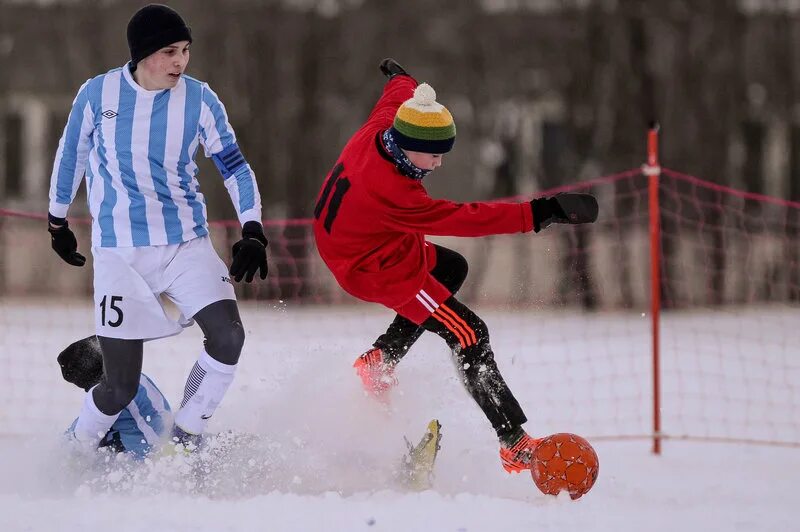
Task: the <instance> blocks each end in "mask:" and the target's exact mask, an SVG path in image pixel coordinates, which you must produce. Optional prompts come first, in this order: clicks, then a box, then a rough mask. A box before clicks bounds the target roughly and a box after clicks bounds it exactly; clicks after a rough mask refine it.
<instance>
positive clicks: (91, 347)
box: [58, 336, 103, 392]
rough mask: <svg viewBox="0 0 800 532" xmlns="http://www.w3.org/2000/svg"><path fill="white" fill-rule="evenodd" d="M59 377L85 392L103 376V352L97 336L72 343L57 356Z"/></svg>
mask: <svg viewBox="0 0 800 532" xmlns="http://www.w3.org/2000/svg"><path fill="white" fill-rule="evenodd" d="M58 365H59V366H61V376H62V377H64V380H65V381H67V382H71V383H72V384H74V385H75V386H77V387H79V388H83V389H84V390H86V391H87V392H88V391H89V388H91V387H92V386H94V385H95V384H97V383H98V382H100V379H101V378H102V376H103V352H102V351H101V350H100V341H99V340H98V339H97V336H90V337H88V338H84V339H83V340H78V341H77V342H73V343H72V344H70V346H69V347H67V348H66V349H64V350H63V351H62V352H61V353H60V354H59V355H58Z"/></svg>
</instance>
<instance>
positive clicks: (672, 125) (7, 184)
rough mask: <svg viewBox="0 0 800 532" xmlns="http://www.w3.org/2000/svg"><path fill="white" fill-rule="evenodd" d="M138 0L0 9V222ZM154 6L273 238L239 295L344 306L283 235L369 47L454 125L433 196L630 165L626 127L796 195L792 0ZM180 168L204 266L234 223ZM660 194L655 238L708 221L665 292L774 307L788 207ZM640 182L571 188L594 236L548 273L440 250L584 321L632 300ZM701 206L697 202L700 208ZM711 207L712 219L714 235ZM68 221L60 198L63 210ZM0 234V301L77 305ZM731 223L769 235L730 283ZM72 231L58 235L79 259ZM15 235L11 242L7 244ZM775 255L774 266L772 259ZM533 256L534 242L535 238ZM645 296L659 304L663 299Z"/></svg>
mask: <svg viewBox="0 0 800 532" xmlns="http://www.w3.org/2000/svg"><path fill="white" fill-rule="evenodd" d="M145 3H146V2H141V1H126V0H103V1H82V0H64V1H57V0H53V1H48V0H38V1H35V0H31V1H25V0H0V208H4V209H6V210H7V211H14V212H15V213H17V214H19V213H23V214H26V215H30V216H37V215H44V214H45V213H46V209H47V191H48V187H49V176H50V172H51V169H52V160H53V157H54V154H55V150H56V147H57V143H58V139H59V137H60V135H61V132H62V130H63V127H64V124H65V121H66V118H67V115H68V112H69V110H70V104H71V101H72V99H73V97H74V95H75V93H76V91H77V89H78V88H79V87H80V85H81V84H82V83H83V82H84V81H85V80H86V79H88V78H90V77H93V76H95V75H97V74H99V73H102V72H105V71H107V70H109V69H111V68H114V67H117V66H120V65H122V64H124V63H125V62H126V61H127V60H128V49H127V44H126V40H125V28H126V24H127V22H128V19H129V17H130V16H131V14H132V13H133V12H135V10H136V9H138V8H139V7H140V6H142V5H144V4H145ZM170 5H171V6H172V7H174V8H175V9H177V10H178V11H179V12H180V13H181V14H182V15H183V16H184V18H185V19H186V20H187V22H188V23H189V25H190V26H191V27H192V30H193V35H194V43H193V48H192V58H191V62H190V64H189V68H188V73H189V74H190V75H192V76H194V77H197V78H199V79H201V80H205V81H207V82H208V83H209V84H210V85H211V86H212V87H213V88H214V90H215V91H216V92H217V93H218V94H219V95H220V97H221V99H222V100H223V102H224V103H225V105H226V107H227V110H228V113H229V115H230V120H231V123H232V124H233V126H234V128H235V129H236V132H237V134H238V137H239V144H240V146H241V147H242V149H243V152H244V153H245V155H246V157H247V158H248V160H249V162H250V163H251V165H252V167H253V169H254V170H255V172H256V174H257V178H258V180H259V185H260V188H261V192H262V196H263V202H264V206H265V208H264V216H265V218H267V219H268V220H270V221H271V223H272V224H273V225H270V226H269V227H268V230H269V232H270V233H271V241H272V242H273V246H272V248H273V249H272V257H271V261H273V264H272V271H273V275H272V276H271V278H270V279H269V280H268V281H266V282H264V283H261V284H259V285H256V286H250V287H240V288H239V290H240V292H241V293H240V296H241V297H245V298H247V297H253V298H259V299H264V298H266V299H276V298H280V299H298V300H305V299H307V298H309V297H310V298H311V299H313V300H314V301H331V300H336V299H337V298H339V299H341V298H344V299H346V296H345V295H343V294H341V293H340V292H341V291H340V290H338V289H337V287H336V286H335V285H333V284H331V278H330V276H328V274H327V272H326V271H325V269H324V267H322V268H320V265H319V263H318V261H317V257H316V251H315V250H314V249H313V241H312V239H311V238H310V233H309V231H308V226H307V225H304V224H303V223H301V222H297V223H286V222H285V221H286V220H291V219H300V220H303V219H307V218H308V217H309V216H310V214H311V213H312V210H313V205H314V201H315V199H316V195H317V191H318V189H319V186H320V184H321V182H322V180H323V179H324V177H325V175H326V174H327V173H328V171H329V170H330V168H331V167H332V166H333V164H334V162H335V160H336V157H337V156H338V154H339V152H340V150H341V148H342V147H343V145H344V143H345V142H346V140H347V139H348V137H349V136H350V135H351V134H352V133H353V132H354V131H355V130H356V129H357V128H358V127H359V125H360V124H361V122H362V121H363V120H364V119H365V117H366V116H367V114H368V112H369V110H370V108H371V106H372V105H373V103H374V102H375V100H376V98H377V97H378V95H379V94H380V91H381V88H382V86H383V82H384V79H383V78H382V77H381V75H380V74H379V72H378V69H377V64H378V62H379V61H380V60H381V59H382V58H383V57H386V56H391V57H394V58H396V59H397V60H398V61H399V62H400V63H401V64H403V65H404V66H405V67H406V68H407V70H408V71H409V72H410V73H412V74H413V75H414V76H415V77H416V78H417V79H418V80H420V81H426V82H428V83H430V84H432V85H433V86H434V88H435V89H436V90H437V92H438V98H439V100H440V101H441V102H443V103H444V104H445V105H447V106H448V107H449V108H450V109H451V111H452V112H453V114H454V116H455V119H456V123H457V126H458V142H457V144H456V149H455V150H454V151H453V152H452V153H451V154H449V155H448V156H447V157H446V164H445V165H444V167H443V168H442V169H440V170H438V171H437V172H436V174H434V175H433V176H431V177H430V178H429V179H427V180H426V185H427V186H428V188H429V191H430V192H431V194H432V195H433V196H434V197H448V198H452V199H456V200H462V201H466V200H470V201H471V200H484V199H494V198H506V197H519V199H523V198H530V197H532V196H533V195H537V194H541V193H542V192H544V191H550V190H553V189H554V188H556V187H560V186H565V185H569V186H575V185H576V184H577V183H579V182H583V181H586V180H590V179H596V178H599V177H603V176H608V175H616V174H617V173H619V172H624V171H627V170H629V169H636V168H638V167H639V166H640V165H641V164H642V163H643V162H644V161H645V159H646V151H645V145H646V132H647V125H648V123H649V121H650V120H653V119H656V120H658V121H659V122H660V124H661V126H662V129H661V159H662V161H663V164H664V165H665V166H669V167H671V168H675V169H677V170H679V171H680V172H682V173H685V174H688V175H691V176H697V177H698V178H700V179H702V180H704V182H707V183H710V184H713V185H723V186H730V187H734V188H736V189H737V190H741V191H745V192H748V193H755V194H765V195H768V196H771V197H774V198H780V199H784V200H791V201H795V202H797V201H800V107H799V106H798V103H800V52H798V50H800V0H705V1H688V0H672V1H669V2H663V1H658V0H650V1H648V0H440V1H437V2H429V1H425V0H404V1H402V2H399V1H391V0H272V1H270V0H260V1H256V0H227V1H222V0H218V1H213V0H205V1H203V2H191V1H174V2H170ZM199 158H200V159H203V157H199ZM199 162H200V164H201V171H200V175H199V181H200V183H201V190H202V191H203V192H204V193H205V197H206V199H207V201H208V211H209V218H210V220H212V221H214V222H219V224H218V225H215V227H214V233H215V234H216V235H217V236H215V237H214V238H215V241H216V244H217V246H218V249H219V250H220V252H221V253H222V254H223V257H227V254H228V251H227V250H228V249H229V244H230V242H231V240H232V239H234V238H236V237H237V236H238V228H237V227H236V224H235V223H234V224H229V225H226V224H225V223H224V221H225V220H231V219H234V218H235V213H234V211H233V208H232V206H231V202H230V200H229V198H228V195H227V193H226V191H225V189H224V186H223V184H222V180H221V178H220V177H219V175H218V174H217V173H216V170H215V169H214V168H213V166H212V165H211V164H209V163H208V161H206V160H203V161H199ZM664 183H667V182H666V180H665V181H664ZM667 186H669V185H668V184H666V185H665V184H662V201H664V202H665V203H666V204H665V206H664V207H665V209H666V211H665V212H664V213H662V224H663V226H664V231H665V235H670V234H674V235H678V233H679V232H681V231H683V232H684V233H685V232H686V231H696V230H697V228H698V227H701V226H704V227H705V228H706V229H708V228H709V227H710V228H714V227H717V228H718V231H716V232H712V233H710V234H708V235H705V236H702V235H694V236H692V235H689V236H688V238H690V239H691V240H692V242H693V244H692V245H690V246H688V247H687V246H683V245H680V244H678V243H677V241H676V240H675V239H670V238H665V240H664V242H663V248H664V250H663V251H664V256H665V264H666V265H669V264H670V262H674V263H681V262H684V261H686V260H697V257H696V256H697V255H698V253H699V254H701V255H703V256H704V260H705V258H707V259H708V260H710V261H711V262H708V263H707V264H706V263H704V264H703V265H698V266H697V267H698V268H702V269H703V270H704V271H705V272H706V274H704V275H703V276H695V277H694V278H693V279H690V280H688V281H687V282H690V283H694V284H692V286H690V287H689V289H692V288H697V289H704V288H705V287H707V286H709V285H712V286H713V287H714V288H713V290H711V291H710V292H714V293H710V294H709V296H708V301H709V302H711V303H719V302H724V301H727V300H735V301H741V300H742V299H747V298H748V297H755V298H765V297H766V298H778V299H792V298H793V299H796V298H797V297H798V294H797V292H798V290H797V279H796V276H797V274H796V271H797V256H798V254H797V247H796V246H795V244H794V240H795V239H794V238H793V236H794V235H796V230H797V227H798V222H797V209H796V208H787V207H786V205H785V204H784V205H781V206H778V207H775V206H770V205H769V204H766V206H765V205H763V204H761V203H760V202H755V203H754V202H751V201H750V200H747V199H741V198H737V197H733V204H734V206H733V207H730V203H731V200H730V198H728V197H727V196H725V197H724V198H723V197H722V196H719V194H720V192H719V191H718V190H717V191H713V189H710V188H705V187H700V188H699V189H696V188H695V189H694V190H693V191H683V190H682V189H681V190H682V191H680V192H677V189H676V192H675V194H674V195H671V194H669V193H667V192H666V188H665V187H667ZM676 186H677V185H676ZM688 186H689V187H690V188H691V187H695V185H691V184H690V185H688ZM645 188H646V180H645V179H643V178H641V176H638V175H636V176H631V175H627V174H626V175H625V176H624V178H620V179H611V180H609V181H606V182H604V186H603V187H601V188H600V189H598V188H597V187H595V188H594V189H593V191H594V192H595V193H596V194H598V196H600V198H601V220H600V221H601V223H600V224H598V225H597V226H596V227H594V228H593V229H592V232H589V230H586V231H577V232H570V233H569V234H568V235H567V236H559V237H558V238H553V239H552V240H553V242H552V245H553V246H561V248H562V249H563V251H562V253H560V256H563V257H565V259H564V260H566V261H567V262H566V263H565V262H564V261H563V260H561V259H559V258H555V259H554V258H553V257H552V256H551V257H549V258H543V259H542V260H541V264H536V263H535V262H536V260H538V258H539V257H542V256H543V253H544V252H543V251H542V250H541V249H540V250H533V251H530V250H529V249H527V248H528V247H529V244H528V243H529V242H531V241H533V240H535V238H526V237H518V238H516V239H502V238H500V239H484V240H482V241H479V242H478V243H476V242H471V241H466V240H461V241H460V242H461V243H460V244H459V245H460V246H461V248H460V249H461V251H462V253H466V254H469V255H470V256H469V258H470V261H471V262H472V263H473V277H474V279H475V282H474V283H473V284H472V286H473V289H472V290H473V292H472V293H468V294H466V296H465V297H467V298H476V297H480V296H483V297H484V299H486V300H493V301H499V302H504V303H508V302H509V301H512V300H513V301H523V302H528V303H532V302H537V303H538V304H548V303H563V302H564V300H565V297H566V299H567V300H569V301H573V302H575V303H577V304H579V305H581V306H583V307H586V308H595V307H597V306H606V307H618V306H622V307H625V308H631V307H633V306H635V305H636V304H637V302H638V303H643V302H644V301H645V300H646V296H647V284H646V279H647V275H648V273H647V272H648V268H649V266H648V265H647V263H646V260H647V238H648V237H647V216H648V212H647V205H646V200H643V199H644V198H645V197H646V196H644V195H643V194H644V193H645V192H644V191H645ZM684 195H685V197H684ZM720 198H722V199H720ZM670 202H671V204H672V206H673V207H674V208H673V211H674V213H676V214H674V215H672V216H671V215H670V214H669V212H670V211H669V204H670ZM708 202H710V203H709V204H710V205H717V204H719V205H720V207H719V208H716V207H715V208H708V207H707V205H706V203H708ZM731 209H732V210H731ZM769 209H773V210H775V212H772V213H768V212H766V211H767V210H769ZM726 211H729V212H732V213H734V214H733V216H734V218H735V219H733V220H728V221H725V217H726V216H727V215H726ZM87 212H88V211H87V208H86V205H85V190H84V188H83V187H82V188H81V190H80V192H79V195H78V197H77V199H76V201H75V203H74V204H73V207H72V208H71V211H70V216H71V217H72V218H75V217H81V216H86V215H87ZM753 216H755V218H753ZM0 224H1V225H0V227H2V230H3V232H4V237H3V238H5V239H6V242H5V243H4V244H3V245H2V246H1V247H0V295H2V294H16V295H21V294H26V295H30V294H35V293H47V294H50V295H52V294H59V293H60V294H66V295H69V294H75V293H79V294H84V295H88V294H89V290H90V286H91V284H90V283H91V280H90V276H89V275H88V273H87V272H85V271H81V272H79V271H70V270H72V269H71V268H65V267H64V266H63V264H61V263H60V262H59V260H58V259H57V257H56V256H55V255H54V254H52V252H51V251H50V250H49V249H48V248H49V246H48V243H47V238H46V236H47V235H46V234H45V233H44V230H43V228H42V227H43V225H42V224H41V223H33V221H31V220H28V218H24V217H20V216H18V215H17V216H14V217H11V216H10V215H8V214H7V215H5V216H2V217H0ZM73 224H74V225H75V224H78V225H79V224H80V221H77V222H73ZM731 224H733V225H732V226H733V227H734V228H735V229H736V231H739V230H745V231H746V232H747V235H748V238H749V237H750V236H752V235H753V234H761V235H763V234H764V232H765V231H766V232H768V233H769V235H768V238H767V240H765V243H764V246H765V247H766V248H767V249H768V250H770V251H769V252H764V253H762V252H758V253H755V254H758V255H763V256H762V257H761V258H758V259H757V264H756V265H755V266H754V267H757V268H759V270H758V272H755V273H754V272H753V271H750V272H749V273H744V272H742V271H739V272H738V273H737V271H735V270H736V268H739V267H741V266H742V260H741V256H740V255H739V254H737V253H736V252H735V251H733V252H732V251H731V248H730V246H728V243H729V241H730V242H731V245H735V243H736V241H737V240H740V237H741V235H740V234H739V233H736V234H728V233H726V230H725V229H724V228H723V226H728V227H730V226H731ZM742 224H744V225H742ZM754 224H755V226H757V227H756V229H754V228H753V225H754ZM775 224H777V226H776V225H775ZM81 229H83V231H81ZM29 231H30V232H29ZM88 231H89V226H83V227H82V228H81V227H79V238H81V247H82V248H83V250H84V251H88V245H89V244H88V240H87V238H88ZM754 231H755V233H754ZM12 233H13V236H12ZM563 234H564V235H566V233H563ZM776 235H777V240H775V237H776ZM548 238H549V237H548ZM565 239H566V240H565ZM603 239H605V240H603ZM698 239H699V240H698ZM704 239H710V243H709V242H705V240H704ZM540 240H542V239H540ZM598 241H602V245H599V244H597V245H595V244H596V242H598ZM16 242H27V244H26V246H25V249H24V250H21V249H19V245H14V243H16ZM532 245H536V244H532ZM521 246H522V247H525V248H526V249H520V247H521ZM787 248H788V249H789V252H791V253H794V254H793V255H792V256H791V257H790V262H789V263H788V264H787V262H786V259H787V257H786V255H785V253H786V252H787ZM592 249H596V250H597V251H596V252H592V251H591V250H592ZM638 249H642V252H641V253H640V252H638V251H637V250H638ZM546 250H550V251H552V253H553V254H556V251H557V250H551V249H550V244H547V246H545V251H546ZM587 250H588V252H587ZM587 253H588V254H587ZM743 253H745V254H747V255H748V256H749V255H752V254H753V253H752V252H751V251H750V250H746V251H744V252H743ZM776 253H777V256H775V257H773V255H775V254H776ZM531 254H532V255H533V258H531V257H530V256H529V255H531ZM490 256H492V257H495V259H494V260H492V261H489V260H488V259H487V257H490ZM504 257H508V258H509V259H508V260H505V259H504ZM775 261H778V262H779V264H778V265H777V266H776V264H775ZM31 264H35V265H36V266H35V268H31V267H30V266H31ZM565 264H567V265H569V267H565ZM787 265H793V266H792V268H787ZM509 267H510V268H512V269H513V270H512V271H513V275H508V272H509V270H508V268H509ZM491 268H496V269H497V271H498V272H500V274H499V275H495V274H492V273H491ZM534 270H535V272H536V273H534ZM761 270H763V271H764V272H767V273H764V275H772V277H773V278H770V280H769V281H768V283H767V285H769V286H766V285H765V286H762V287H761V288H759V287H758V286H756V287H753V288H752V289H751V287H748V286H744V285H742V284H741V283H747V282H748V281H747V279H751V280H752V279H753V278H754V277H756V278H757V279H756V281H757V282H756V284H758V283H759V282H761V281H762V280H763V278H762V275H761V273H760V272H761ZM777 270H780V271H777ZM769 272H772V273H771V274H769ZM43 273H44V275H43ZM793 275H794V276H795V280H794V281H792V280H791V279H792V276H793ZM775 276H778V277H780V282H782V283H783V284H782V285H781V286H782V288H780V289H778V290H777V292H780V293H779V294H771V295H770V294H767V293H766V292H776V290H775V289H774V287H772V285H773V284H774V283H775V282H778V279H777V278H775ZM534 277H535V279H534ZM736 278H738V279H740V280H739V281H731V280H730V279H736ZM576 279H577V281H576ZM530 281H536V282H530ZM576 283H577V284H576ZM670 283H672V281H671V280H670V279H669V278H667V279H666V280H665V281H664V284H665V290H667V291H668V292H669V290H670V289H671V290H672V293H675V292H676V290H677V289H676V288H674V287H672V286H670ZM762 284H763V283H762ZM553 286H556V287H558V286H562V289H560V291H559V289H554V288H553ZM564 286H572V287H575V286H577V287H578V289H574V288H563V287H564ZM469 290H470V289H469V288H467V291H469ZM565 291H566V292H572V296H568V297H567V296H565V295H564V293H565ZM750 291H753V293H752V294H751V295H750V296H748V294H749V293H750ZM666 299H667V300H668V301H667V304H669V303H670V299H671V303H672V304H674V305H680V304H682V303H681V298H680V297H678V296H677V295H675V296H674V297H672V298H670V297H667V298H666Z"/></svg>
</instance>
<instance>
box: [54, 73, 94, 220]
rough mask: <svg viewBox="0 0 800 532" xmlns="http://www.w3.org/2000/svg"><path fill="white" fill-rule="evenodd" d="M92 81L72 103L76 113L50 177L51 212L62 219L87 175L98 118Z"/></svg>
mask: <svg viewBox="0 0 800 532" xmlns="http://www.w3.org/2000/svg"><path fill="white" fill-rule="evenodd" d="M90 81H91V80H90ZM90 81H87V82H86V83H84V84H83V85H82V86H81V88H80V90H78V95H77V96H76V97H75V100H74V101H73V102H72V110H71V111H70V113H69V118H68V119H67V124H66V126H65V127H64V132H63V133H62V134H61V140H59V142H58V150H57V151H56V158H55V162H54V163H53V173H52V174H51V175H50V205H49V208H48V210H49V212H50V214H52V215H53V216H57V217H58V218H65V217H66V216H67V211H69V206H70V205H71V204H72V200H74V199H75V194H76V193H77V191H78V187H79V186H80V184H81V181H82V179H83V175H84V173H85V171H86V160H87V157H88V154H89V147H90V144H91V136H92V133H93V131H94V115H93V111H92V105H91V103H90V102H89V89H88V85H89V83H90Z"/></svg>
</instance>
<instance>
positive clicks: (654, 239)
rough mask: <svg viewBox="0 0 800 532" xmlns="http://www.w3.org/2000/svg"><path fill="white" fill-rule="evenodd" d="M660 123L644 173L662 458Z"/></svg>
mask: <svg viewBox="0 0 800 532" xmlns="http://www.w3.org/2000/svg"><path fill="white" fill-rule="evenodd" d="M658 129H659V126H658V123H655V122H654V123H653V124H651V126H650V130H649V131H648V132H647V164H646V165H644V167H643V168H642V172H643V173H644V175H646V176H647V180H648V197H649V206H650V209H649V210H650V318H651V326H652V333H653V335H652V340H653V453H654V454H661V378H660V377H661V375H660V374H661V371H660V368H659V365H660V360H659V345H660V334H659V333H660V329H659V325H660V318H661V212H660V209H659V202H658V182H659V177H660V176H661V167H660V166H659V164H658Z"/></svg>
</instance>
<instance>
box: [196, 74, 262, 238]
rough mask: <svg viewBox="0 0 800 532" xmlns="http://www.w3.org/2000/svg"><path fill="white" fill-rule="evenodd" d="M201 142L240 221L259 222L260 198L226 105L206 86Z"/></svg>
mask: <svg viewBox="0 0 800 532" xmlns="http://www.w3.org/2000/svg"><path fill="white" fill-rule="evenodd" d="M200 143H201V144H202V145H203V149H204V150H205V154H206V157H210V158H211V159H212V160H213V161H214V164H215V165H216V166H217V169H218V170H219V172H220V174H222V177H223V179H224V180H225V188H226V189H227V190H228V194H229V195H230V197H231V201H232V202H233V206H234V207H235V208H236V214H237V216H238V218H239V222H240V223H241V224H242V225H244V224H245V222H250V221H255V222H259V223H261V195H260V194H259V191H258V183H257V182H256V176H255V174H254V173H253V169H252V168H250V165H249V164H248V162H247V160H246V159H245V158H244V155H243V154H242V151H241V150H240V149H239V145H238V144H237V142H236V133H234V131H233V127H231V124H230V122H229V121H228V114H227V112H226V111H225V106H224V105H223V104H222V102H221V101H220V99H219V97H217V95H216V93H214V91H213V90H211V88H210V87H209V86H208V85H205V84H204V85H203V99H202V104H201V108H200Z"/></svg>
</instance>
